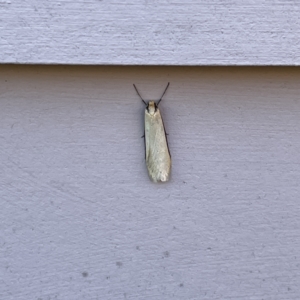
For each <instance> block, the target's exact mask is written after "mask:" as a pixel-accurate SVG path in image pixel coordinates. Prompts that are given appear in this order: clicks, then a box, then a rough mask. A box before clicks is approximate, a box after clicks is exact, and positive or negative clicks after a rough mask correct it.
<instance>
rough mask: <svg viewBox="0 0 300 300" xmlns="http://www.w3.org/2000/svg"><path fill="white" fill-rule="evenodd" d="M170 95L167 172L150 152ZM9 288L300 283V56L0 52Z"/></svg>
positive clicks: (155, 291) (118, 292)
mask: <svg viewBox="0 0 300 300" xmlns="http://www.w3.org/2000/svg"><path fill="white" fill-rule="evenodd" d="M168 81H170V82H171V86H170V89H169V91H168V92H167V94H166V97H165V99H164V101H163V102H162V103H161V111H162V114H163V116H164V121H165V126H166V130H167V132H168V133H169V145H170V149H171V154H172V159H173V171H172V179H171V181H170V182H169V183H168V184H161V185H159V184H158V185H157V184H153V183H151V182H150V180H149V179H148V176H147V170H146V167H145V161H144V145H143V139H142V138H141V136H142V134H143V125H142V122H143V109H144V106H143V104H142V103H141V101H140V99H139V98H138V96H137V95H136V93H135V91H134V89H133V87H132V83H133V82H134V83H136V84H137V86H138V87H139V89H140V91H141V94H142V95H143V96H144V97H145V98H147V99H149V98H157V97H159V96H160V94H161V91H162V90H163V88H164V87H165V85H166V82H168ZM0 82H1V90H0V103H1V110H0V142H1V143H0V162H1V173H0V199H1V210H0V220H1V223H0V224H1V230H0V247H1V248H0V270H1V271H0V274H1V275H0V282H1V284H0V299H6V300H23V299H40V300H41V299H43V300H48V299H51V300H52V299H59V300H69V299H78V300H79V299H80V300H82V299H89V300H90V299H153V300H154V299H155V300H157V299H222V300H224V299H225V300H226V299H251V300H261V299H264V300H267V299H272V300H274V299H278V300H282V299H299V297H300V267H299V264H300V256H299V253H300V218H299V215H300V208H299V192H300V187H299V182H300V154H299V146H300V139H299V131H300V102H299V92H300V85H299V82H300V70H299V69H292V68H175V67H169V68H166V67H156V68H154V67H153V68H139V67H24V66H23V67H17V66H15V67H13V66H6V67H5V66H1V68H0Z"/></svg>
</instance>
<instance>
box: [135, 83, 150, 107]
mask: <svg viewBox="0 0 300 300" xmlns="http://www.w3.org/2000/svg"><path fill="white" fill-rule="evenodd" d="M133 86H134V88H135V90H136V92H137V94H138V95H139V96H140V98H141V100H142V101H143V102H144V103H145V105H146V106H147V103H146V101H145V100H144V99H143V98H142V96H141V95H140V93H139V91H138V90H137V88H136V86H135V84H133Z"/></svg>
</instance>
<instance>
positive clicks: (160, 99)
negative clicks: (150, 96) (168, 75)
mask: <svg viewBox="0 0 300 300" xmlns="http://www.w3.org/2000/svg"><path fill="white" fill-rule="evenodd" d="M169 85H170V82H168V84H167V87H166V88H165V91H164V92H163V94H162V96H161V97H160V99H159V100H158V102H157V103H156V105H157V106H158V104H159V102H160V101H161V99H162V98H163V96H164V94H165V93H166V91H167V89H168V87H169Z"/></svg>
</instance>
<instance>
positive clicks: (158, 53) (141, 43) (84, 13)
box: [0, 0, 300, 66]
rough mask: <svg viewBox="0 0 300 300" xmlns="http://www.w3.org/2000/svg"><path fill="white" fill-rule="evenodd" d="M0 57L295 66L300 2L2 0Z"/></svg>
mask: <svg viewBox="0 0 300 300" xmlns="http://www.w3.org/2000/svg"><path fill="white" fill-rule="evenodd" d="M0 15H1V19H0V30H1V38H0V62H1V63H17V64H21V63H22V64H37V63H38V64H80V65H88V64H92V65H95V64H96V65H97V64H109V65H191V66H194V65H198V66H199V65H300V56H299V53H300V43H299V35H300V19H299V15H300V3H299V1H282V0H267V1H260V0H245V1H222V0H212V1H199V0H191V1H189V2H186V1H173V0H163V1H148V0H144V1H138V0H128V1H117V0H109V1H101V0H89V1H83V0H77V1H70V0H64V1H61V0H53V1H46V0H28V1H23V0H14V1H10V0H0Z"/></svg>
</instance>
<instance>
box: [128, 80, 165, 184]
mask: <svg viewBox="0 0 300 300" xmlns="http://www.w3.org/2000/svg"><path fill="white" fill-rule="evenodd" d="M169 85H170V83H168V85H167V87H166V88H165V91H164V92H163V94H162V96H161V97H160V99H159V100H158V101H157V103H155V101H149V102H148V103H147V102H146V101H145V100H144V99H143V98H142V97H141V95H140V93H139V91H138V90H137V88H136V86H135V85H133V86H134V88H135V90H136V92H137V94H138V95H139V96H140V98H141V100H142V101H143V102H144V104H145V105H146V109H145V148H146V164H147V168H148V173H149V177H150V179H151V180H152V181H153V182H165V181H168V180H169V178H170V172H171V156H170V152H169V148H168V142H167V137H166V132H165V127H164V123H163V120H162V118H161V114H160V111H159V109H158V104H159V102H160V101H161V99H162V98H163V96H164V94H165V93H166V91H167V89H168V87H169Z"/></svg>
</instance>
